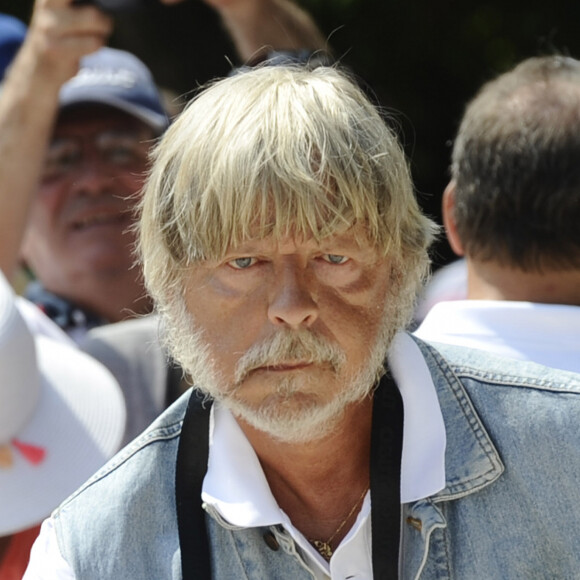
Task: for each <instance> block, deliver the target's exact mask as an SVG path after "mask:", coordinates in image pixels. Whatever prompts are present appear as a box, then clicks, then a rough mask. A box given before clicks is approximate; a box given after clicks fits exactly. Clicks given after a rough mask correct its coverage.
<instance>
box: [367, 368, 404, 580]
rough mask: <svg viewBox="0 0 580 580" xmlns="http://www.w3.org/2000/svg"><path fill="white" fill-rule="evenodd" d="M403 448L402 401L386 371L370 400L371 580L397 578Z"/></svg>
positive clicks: (392, 579) (393, 579) (391, 579)
mask: <svg viewBox="0 0 580 580" xmlns="http://www.w3.org/2000/svg"><path fill="white" fill-rule="evenodd" d="M387 372H388V371H387ZM402 451H403V402H402V400H401V395H400V394H399V389H398V388H397V385H395V382H394V381H393V379H392V378H391V376H390V374H389V375H387V376H385V377H383V379H382V380H381V383H380V385H379V388H378V389H377V391H376V393H375V396H374V400H373V426H372V431H371V468H370V471H371V529H372V538H373V554H372V556H373V578H374V580H395V579H396V578H398V568H399V534H400V527H401V453H402Z"/></svg>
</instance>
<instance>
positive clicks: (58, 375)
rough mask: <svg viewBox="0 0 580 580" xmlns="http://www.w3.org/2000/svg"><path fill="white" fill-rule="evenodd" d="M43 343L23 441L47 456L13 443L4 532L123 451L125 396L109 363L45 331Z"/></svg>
mask: <svg viewBox="0 0 580 580" xmlns="http://www.w3.org/2000/svg"><path fill="white" fill-rule="evenodd" d="M35 342H36V350H37V358H38V365H39V369H40V374H41V377H42V387H41V396H40V399H39V402H38V405H37V407H36V409H35V411H34V414H33V416H32V418H31V419H30V421H29V422H28V424H27V425H26V427H25V428H23V429H22V430H21V431H20V432H19V433H18V435H17V436H16V439H17V440H18V441H19V442H21V443H24V444H27V445H33V446H37V447H41V448H43V449H44V450H45V457H44V459H43V460H42V461H41V462H40V463H38V464H36V465H34V464H33V463H31V462H30V461H28V460H27V459H26V458H25V457H24V456H23V455H22V454H21V453H19V452H18V450H16V449H15V448H14V446H11V450H12V457H13V463H12V465H11V466H9V467H7V468H2V467H0V536H3V535H9V534H13V533H16V532H18V531H21V530H25V529H27V528H30V527H33V526H34V525H36V524H39V523H40V522H41V521H42V520H43V519H44V518H45V517H47V516H48V515H50V513H51V511H52V510H53V509H54V508H56V507H57V506H58V505H59V503H60V502H62V501H63V500H64V499H65V498H66V497H67V496H68V495H70V494H71V493H72V492H73V491H74V490H75V489H76V488H77V487H79V486H80V485H81V484H82V483H83V482H84V481H85V480H86V479H88V478H89V477H90V476H91V475H92V474H93V473H94V472H95V471H97V470H98V469H99V468H100V467H101V466H102V465H103V464H104V463H105V462H106V461H107V460H108V459H109V458H110V457H111V456H112V455H113V454H114V453H115V452H116V451H117V450H118V449H119V446H120V444H121V441H122V438H123V433H124V429H125V422H126V411H125V403H124V399H123V394H122V392H121V389H120V387H119V385H118V383H117V382H116V380H115V379H114V377H113V375H112V374H111V373H110V372H109V371H108V370H107V369H106V368H105V367H104V366H103V365H102V364H100V363H99V362H97V361H96V360H94V359H93V358H91V357H90V356H89V355H87V354H85V353H83V352H81V351H79V350H77V349H76V348H72V347H70V346H67V345H66V344H61V343H58V342H56V341H53V340H50V339H48V338H45V337H43V336H37V337H35Z"/></svg>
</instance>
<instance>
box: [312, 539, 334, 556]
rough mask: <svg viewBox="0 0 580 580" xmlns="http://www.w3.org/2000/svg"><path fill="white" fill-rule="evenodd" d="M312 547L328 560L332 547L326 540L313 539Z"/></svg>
mask: <svg viewBox="0 0 580 580" xmlns="http://www.w3.org/2000/svg"><path fill="white" fill-rule="evenodd" d="M312 543H313V544H314V547H315V548H316V549H317V550H318V553H319V554H320V555H321V556H322V557H323V558H324V559H325V560H330V557H331V556H332V548H331V547H330V544H329V543H328V542H322V541H321V540H314V542H312Z"/></svg>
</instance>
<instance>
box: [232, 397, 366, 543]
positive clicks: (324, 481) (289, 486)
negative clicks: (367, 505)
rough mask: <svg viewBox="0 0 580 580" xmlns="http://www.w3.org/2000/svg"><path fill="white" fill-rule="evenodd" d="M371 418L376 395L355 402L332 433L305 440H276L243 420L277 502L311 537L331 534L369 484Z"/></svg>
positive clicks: (240, 422) (345, 528) (353, 514)
mask: <svg viewBox="0 0 580 580" xmlns="http://www.w3.org/2000/svg"><path fill="white" fill-rule="evenodd" d="M371 418H372V399H371V398H367V399H365V401H364V402H362V403H357V404H352V405H350V406H349V407H348V408H347V410H346V412H345V415H344V417H343V418H342V419H341V421H340V422H339V424H338V425H337V427H336V429H335V430H334V431H333V432H332V433H331V434H330V435H328V436H326V437H324V438H321V439H319V440H316V441H311V442H307V443H300V444H292V443H283V442H279V441H276V440H274V439H272V438H271V437H270V436H268V435H267V434H265V433H263V432H261V431H258V430H257V429H254V428H253V427H251V426H249V425H248V424H246V423H244V422H242V421H238V422H239V424H240V426H241V428H242V430H243V431H244V433H245V435H246V437H247V438H248V440H249V441H250V443H251V445H252V447H253V448H254V451H255V452H256V454H257V456H258V458H259V460H260V463H261V465H262V469H263V470H264V474H265V476H266V479H267V480H268V484H269V485H270V489H271V491H272V494H273V495H274V497H275V498H276V501H277V502H278V505H279V506H280V507H281V508H282V509H283V510H284V512H285V513H286V514H287V515H288V516H289V517H290V519H291V521H292V523H293V524H294V525H295V526H296V527H297V528H298V529H299V530H300V531H301V532H302V533H303V534H304V536H306V537H307V538H317V539H323V540H325V539H326V538H329V537H330V536H332V534H333V533H334V532H335V531H336V529H337V528H338V527H339V526H340V524H341V522H342V521H343V520H344V519H345V517H346V516H347V515H348V514H349V512H350V510H351V508H352V506H354V505H355V504H356V502H357V501H359V499H360V498H361V495H362V494H363V492H364V491H365V490H367V489H368V487H369V465H370V461H369V457H370V445H371V425H372V421H371ZM361 503H362V502H361ZM359 510H360V505H359V506H358V509H356V510H355V511H353V513H352V517H350V518H348V519H349V521H348V523H347V525H345V526H344V528H343V530H342V531H341V533H339V534H337V536H336V538H335V541H336V542H340V540H341V539H342V537H344V535H346V533H347V532H348V530H349V529H350V527H351V526H352V523H353V522H354V520H355V519H356V515H357V514H358V511H359ZM351 520H352V521H351Z"/></svg>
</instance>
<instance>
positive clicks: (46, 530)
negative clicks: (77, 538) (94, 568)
mask: <svg viewBox="0 0 580 580" xmlns="http://www.w3.org/2000/svg"><path fill="white" fill-rule="evenodd" d="M22 580H75V575H74V572H73V571H72V568H71V567H70V566H69V564H68V562H67V561H66V560H65V559H64V558H63V557H62V554H61V553H60V549H59V547H58V542H57V540H56V532H55V530H54V526H53V523H52V520H51V519H50V518H49V519H47V520H44V522H43V524H42V527H41V528H40V534H39V536H38V538H36V541H35V542H34V545H33V546H32V550H31V552H30V562H29V563H28V568H26V572H25V573H24V576H23V577H22Z"/></svg>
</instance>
